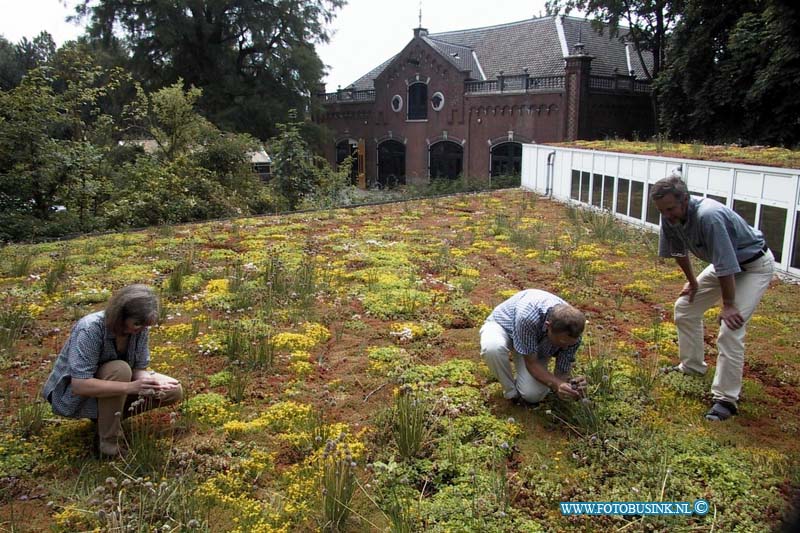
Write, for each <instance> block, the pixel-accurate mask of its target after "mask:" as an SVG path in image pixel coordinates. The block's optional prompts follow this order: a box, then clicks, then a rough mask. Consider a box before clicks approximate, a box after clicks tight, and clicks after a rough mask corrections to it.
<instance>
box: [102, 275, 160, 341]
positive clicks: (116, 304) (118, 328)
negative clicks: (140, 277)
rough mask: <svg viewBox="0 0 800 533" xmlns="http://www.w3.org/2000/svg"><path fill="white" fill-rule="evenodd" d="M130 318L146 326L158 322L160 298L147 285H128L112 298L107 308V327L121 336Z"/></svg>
mask: <svg viewBox="0 0 800 533" xmlns="http://www.w3.org/2000/svg"><path fill="white" fill-rule="evenodd" d="M128 318H133V319H135V320H136V321H138V322H140V323H141V324H144V325H153V324H155V323H156V322H158V296H156V293H155V292H153V289H151V288H150V287H148V286H147V285H140V284H135V285H128V286H126V287H123V288H121V289H120V290H118V291H117V292H115V293H114V294H113V295H112V296H111V299H110V300H109V301H108V305H107V306H106V327H108V328H109V329H111V331H113V332H114V333H115V334H120V333H122V332H123V331H124V328H125V320H127V319H128Z"/></svg>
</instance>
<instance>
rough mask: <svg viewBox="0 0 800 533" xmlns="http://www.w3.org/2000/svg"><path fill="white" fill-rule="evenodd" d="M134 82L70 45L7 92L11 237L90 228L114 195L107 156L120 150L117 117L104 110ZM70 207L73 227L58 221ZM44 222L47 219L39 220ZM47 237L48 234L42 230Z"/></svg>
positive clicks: (2, 112)
mask: <svg viewBox="0 0 800 533" xmlns="http://www.w3.org/2000/svg"><path fill="white" fill-rule="evenodd" d="M126 82H130V79H129V78H128V77H127V76H126V74H125V73H124V72H122V71H120V70H118V69H111V70H106V69H103V68H100V67H97V66H96V65H95V64H94V63H93V61H92V57H91V54H87V53H86V51H85V50H84V49H82V48H81V46H80V45H78V44H76V43H69V44H68V45H65V46H64V47H62V48H61V49H60V50H59V51H58V52H57V53H56V54H55V56H53V57H52V58H50V59H49V60H48V61H47V62H46V63H45V64H44V65H42V66H39V67H36V68H34V69H33V70H31V71H30V72H28V73H27V75H26V76H25V77H24V78H23V79H22V82H21V84H20V85H19V86H17V87H15V88H13V89H12V90H10V91H5V92H0V201H1V203H2V205H0V209H2V215H3V219H2V221H0V222H2V226H3V227H2V228H0V232H1V233H2V234H3V238H9V237H12V238H21V237H32V236H35V234H36V231H39V230H34V226H36V227H37V228H40V229H41V228H47V226H48V224H49V223H50V221H53V224H51V225H50V227H49V229H45V230H44V231H45V232H49V231H56V232H57V233H60V234H63V233H65V232H66V231H69V230H71V231H79V230H80V231H87V230H90V229H94V228H95V227H96V224H97V223H98V222H97V220H96V216H97V215H98V210H99V206H100V205H101V204H102V202H103V201H104V200H105V198H106V196H107V195H108V193H109V190H108V180H107V179H106V173H107V169H106V168H105V167H104V164H103V163H104V156H105V154H106V153H107V152H108V151H109V150H110V149H111V148H112V147H113V146H114V142H113V137H112V135H111V131H112V129H113V124H114V121H115V119H114V117H112V116H110V115H108V114H106V113H105V112H104V111H103V102H104V101H106V100H108V99H109V98H111V97H112V96H113V94H114V92H115V91H117V90H119V89H120V88H121V87H122V86H123V85H124V84H125V83H126ZM56 206H65V207H66V208H67V215H65V216H67V217H69V223H70V224H73V226H72V227H67V226H69V224H67V223H66V222H65V220H63V217H61V218H62V219H61V220H57V221H56V220H55V215H56V210H55V209H54V208H55V207H56ZM36 221H39V222H38V223H37V222H36ZM40 234H41V232H40Z"/></svg>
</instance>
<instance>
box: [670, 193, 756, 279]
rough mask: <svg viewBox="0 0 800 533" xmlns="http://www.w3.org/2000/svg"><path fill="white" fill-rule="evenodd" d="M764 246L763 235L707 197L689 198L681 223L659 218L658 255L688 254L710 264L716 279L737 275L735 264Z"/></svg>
mask: <svg viewBox="0 0 800 533" xmlns="http://www.w3.org/2000/svg"><path fill="white" fill-rule="evenodd" d="M764 243H765V241H764V235H763V234H762V233H761V232H760V231H759V230H757V229H753V228H752V227H750V226H749V225H748V224H747V222H745V221H744V219H743V218H742V217H741V216H739V214H738V213H736V212H735V211H733V210H731V209H728V208H727V207H725V206H724V205H722V204H721V203H719V202H717V201H716V200H712V199H710V198H700V199H697V198H690V199H689V206H688V210H687V216H686V222H685V223H683V224H681V223H680V222H679V223H677V224H670V223H669V221H667V220H666V219H665V218H663V217H662V218H661V238H660V239H659V243H658V255H659V256H661V257H684V256H686V255H687V253H688V252H687V251H690V252H692V253H693V254H694V255H696V256H697V257H699V258H700V259H702V260H703V261H707V262H709V263H712V264H713V265H714V271H715V272H716V273H717V275H718V276H728V275H730V274H736V273H738V272H741V271H742V268H741V267H740V266H739V263H741V262H743V261H747V260H748V259H750V258H751V257H753V256H754V255H756V254H757V253H758V252H759V251H760V250H761V249H762V247H763V246H764Z"/></svg>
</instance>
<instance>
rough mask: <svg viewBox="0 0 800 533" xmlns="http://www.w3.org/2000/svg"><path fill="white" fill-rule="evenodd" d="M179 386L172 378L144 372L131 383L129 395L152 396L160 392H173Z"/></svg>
mask: <svg viewBox="0 0 800 533" xmlns="http://www.w3.org/2000/svg"><path fill="white" fill-rule="evenodd" d="M179 385H180V382H179V381H178V380H176V379H174V378H171V377H168V376H165V375H163V374H158V373H156V372H144V373H141V374H140V375H138V376H137V379H135V380H133V381H131V383H130V386H131V390H130V393H129V394H138V395H139V396H153V395H155V394H156V393H158V392H160V391H171V390H174V389H176V388H178V386H179Z"/></svg>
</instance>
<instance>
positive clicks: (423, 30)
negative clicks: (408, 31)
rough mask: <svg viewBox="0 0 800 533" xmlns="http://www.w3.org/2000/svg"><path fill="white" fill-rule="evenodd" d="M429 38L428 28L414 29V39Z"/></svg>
mask: <svg viewBox="0 0 800 533" xmlns="http://www.w3.org/2000/svg"><path fill="white" fill-rule="evenodd" d="M427 36H428V29H427V28H422V27H419V28H414V37H427Z"/></svg>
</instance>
